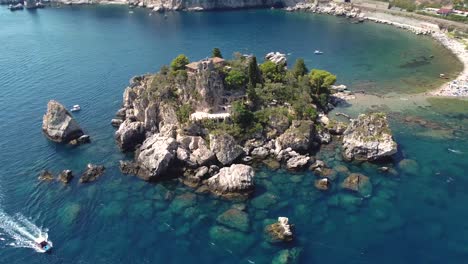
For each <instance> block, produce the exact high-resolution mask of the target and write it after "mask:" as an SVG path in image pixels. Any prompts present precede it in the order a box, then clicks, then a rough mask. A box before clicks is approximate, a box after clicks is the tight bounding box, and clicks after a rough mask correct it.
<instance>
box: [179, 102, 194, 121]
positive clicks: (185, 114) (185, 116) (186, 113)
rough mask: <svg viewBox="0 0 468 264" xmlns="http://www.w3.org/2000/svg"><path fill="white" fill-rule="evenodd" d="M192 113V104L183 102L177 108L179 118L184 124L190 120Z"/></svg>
mask: <svg viewBox="0 0 468 264" xmlns="http://www.w3.org/2000/svg"><path fill="white" fill-rule="evenodd" d="M191 113H192V106H191V105H190V104H183V105H181V106H180V107H179V108H178V109H177V110H176V115H177V119H178V120H179V122H180V123H182V124H183V123H186V122H187V121H189V119H190V114H191Z"/></svg>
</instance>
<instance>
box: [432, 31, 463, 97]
mask: <svg viewBox="0 0 468 264" xmlns="http://www.w3.org/2000/svg"><path fill="white" fill-rule="evenodd" d="M432 37H433V38H434V39H435V40H437V41H439V42H440V43H441V44H442V45H443V46H444V47H446V48H447V49H449V50H451V51H452V52H453V53H454V54H455V55H456V56H457V58H458V59H459V60H460V61H461V62H462V63H463V71H462V72H461V73H460V74H459V75H458V77H457V78H456V79H455V80H452V81H450V82H449V83H447V84H444V85H443V86H442V87H441V88H439V89H437V90H435V91H433V92H431V93H430V95H436V96H457V97H468V51H467V50H466V47H465V45H464V44H463V43H462V42H460V41H458V40H456V39H454V38H450V37H449V36H448V35H447V34H445V33H443V32H436V33H433V34H432Z"/></svg>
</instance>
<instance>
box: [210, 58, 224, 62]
mask: <svg viewBox="0 0 468 264" xmlns="http://www.w3.org/2000/svg"><path fill="white" fill-rule="evenodd" d="M211 60H212V61H213V63H214V64H217V63H221V62H224V59H223V58H220V57H213V58H212V59H211Z"/></svg>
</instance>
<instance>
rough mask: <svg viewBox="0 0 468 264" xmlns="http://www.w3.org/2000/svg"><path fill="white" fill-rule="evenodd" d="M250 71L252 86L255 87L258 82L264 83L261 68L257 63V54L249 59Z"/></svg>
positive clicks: (250, 83)
mask: <svg viewBox="0 0 468 264" xmlns="http://www.w3.org/2000/svg"><path fill="white" fill-rule="evenodd" d="M248 73H249V85H250V86H251V87H253V88H255V87H256V86H257V84H258V83H262V78H261V75H260V70H259V69H258V64H257V58H256V57H255V56H253V57H252V58H251V59H250V61H249V67H248Z"/></svg>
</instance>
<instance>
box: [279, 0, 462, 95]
mask: <svg viewBox="0 0 468 264" xmlns="http://www.w3.org/2000/svg"><path fill="white" fill-rule="evenodd" d="M286 10H287V11H309V12H313V13H321V14H329V15H335V16H346V17H349V18H358V19H359V20H360V21H363V20H368V21H372V22H374V23H379V24H386V25H391V26H395V27H398V28H401V29H404V30H408V31H410V32H412V33H414V34H417V35H428V36H432V37H433V38H434V39H435V40H436V41H438V42H439V43H441V44H442V45H443V46H444V47H446V48H447V49H449V50H450V51H452V52H453V53H454V54H455V55H456V56H457V58H458V59H459V60H460V61H461V62H462V63H463V66H464V67H463V71H462V72H461V73H460V74H459V75H458V77H457V78H456V79H454V80H452V81H450V82H449V83H447V84H444V85H443V86H442V87H440V88H439V89H437V90H435V91H432V92H430V93H429V95H431V96H448V97H468V50H467V49H466V47H465V44H464V43H462V42H461V41H459V40H457V39H455V38H451V37H450V36H449V35H448V34H446V33H445V32H442V31H440V30H436V29H433V28H431V29H428V28H423V27H418V26H415V25H414V24H415V23H411V22H414V21H408V20H404V19H409V18H404V19H403V21H399V22H398V21H392V20H391V19H388V17H385V19H384V18H380V17H377V16H367V15H366V14H365V13H363V12H361V10H359V9H358V8H356V7H353V6H352V5H343V4H336V3H333V2H332V3H328V4H326V5H320V6H319V5H316V4H310V3H299V4H297V5H296V6H293V7H288V8H286ZM404 21H406V23H402V22H404ZM412 24H413V25H412ZM416 24H417V23H416Z"/></svg>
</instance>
